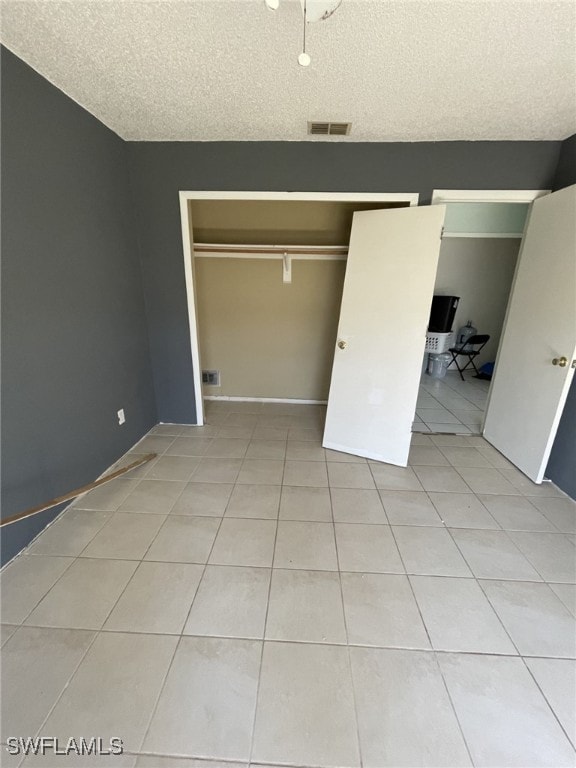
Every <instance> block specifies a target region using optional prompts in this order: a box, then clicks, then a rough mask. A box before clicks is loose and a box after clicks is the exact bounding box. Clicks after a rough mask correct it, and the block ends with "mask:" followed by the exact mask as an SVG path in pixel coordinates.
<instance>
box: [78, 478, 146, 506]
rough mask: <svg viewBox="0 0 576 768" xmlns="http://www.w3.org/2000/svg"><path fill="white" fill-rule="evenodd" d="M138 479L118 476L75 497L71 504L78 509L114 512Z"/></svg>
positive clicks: (135, 485) (133, 488)
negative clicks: (125, 478) (126, 478)
mask: <svg viewBox="0 0 576 768" xmlns="http://www.w3.org/2000/svg"><path fill="white" fill-rule="evenodd" d="M139 482H141V481H140V480H124V479H122V478H119V479H117V480H111V481H110V482H109V483H105V484H104V485H101V486H100V487H99V488H95V489H94V490H93V491H90V493H86V494H84V496H80V498H79V499H77V500H76V501H75V502H74V504H73V506H74V507H77V508H78V509H95V510H100V511H102V512H115V511H116V510H117V509H118V507H119V506H120V505H121V504H122V502H123V501H124V499H126V498H127V496H128V494H130V493H131V492H132V491H134V490H135V489H136V488H137V487H138V483H139Z"/></svg>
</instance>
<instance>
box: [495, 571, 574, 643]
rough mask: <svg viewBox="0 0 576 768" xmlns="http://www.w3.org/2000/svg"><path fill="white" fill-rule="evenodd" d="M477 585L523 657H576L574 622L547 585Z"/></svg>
mask: <svg viewBox="0 0 576 768" xmlns="http://www.w3.org/2000/svg"><path fill="white" fill-rule="evenodd" d="M480 583H481V586H482V589H483V590H484V592H485V593H486V595H487V596H488V599H489V600H490V602H491V603H492V605H493V607H494V610H495V611H496V613H497V614H498V616H499V617H500V619H501V620H502V623H503V624H504V626H505V627H506V629H507V631H508V633H509V635H510V637H511V638H512V640H513V641H514V642H515V643H516V646H517V647H518V650H519V651H520V653H521V654H522V655H524V656H566V657H570V658H576V621H575V619H574V616H572V614H571V613H570V611H569V610H568V609H567V608H566V606H565V605H564V604H563V603H562V602H561V601H560V600H559V598H558V597H557V596H556V595H555V594H554V593H553V592H552V590H551V589H550V588H549V587H548V585H547V584H535V583H533V582H519V581H481V582H480Z"/></svg>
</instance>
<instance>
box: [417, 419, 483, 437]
mask: <svg viewBox="0 0 576 768" xmlns="http://www.w3.org/2000/svg"><path fill="white" fill-rule="evenodd" d="M426 426H427V427H428V429H429V430H430V432H449V431H453V432H454V433H457V434H458V435H472V434H473V431H478V429H477V428H476V427H468V426H466V425H465V424H462V422H461V421H457V420H456V421H454V422H452V423H450V424H445V423H443V424H439V423H436V422H433V421H427V422H426Z"/></svg>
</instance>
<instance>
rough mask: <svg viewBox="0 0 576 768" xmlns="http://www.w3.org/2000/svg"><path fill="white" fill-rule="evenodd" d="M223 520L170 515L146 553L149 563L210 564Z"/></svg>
mask: <svg viewBox="0 0 576 768" xmlns="http://www.w3.org/2000/svg"><path fill="white" fill-rule="evenodd" d="M219 527H220V518H213V517H188V516H184V515H169V516H168V517H167V519H166V522H165V523H164V525H163V526H162V528H161V529H160V531H159V532H158V535H157V536H156V538H155V539H154V541H153V542H152V544H151V545H150V548H149V549H148V552H147V553H146V557H145V559H146V560H159V561H164V562H175V563H206V562H207V560H208V556H209V554H210V551H211V549H212V545H213V544H214V539H215V538H216V534H217V532H218V528H219Z"/></svg>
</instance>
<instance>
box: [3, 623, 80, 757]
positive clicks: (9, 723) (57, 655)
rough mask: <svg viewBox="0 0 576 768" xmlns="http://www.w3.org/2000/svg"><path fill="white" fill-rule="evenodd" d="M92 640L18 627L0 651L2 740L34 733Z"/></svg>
mask: <svg viewBox="0 0 576 768" xmlns="http://www.w3.org/2000/svg"><path fill="white" fill-rule="evenodd" d="M93 638H94V632H86V631H84V630H77V629H52V628H47V627H43V628H38V627H21V628H20V630H19V631H18V633H17V634H16V635H13V636H12V638H11V639H10V640H9V641H8V642H7V643H6V645H5V647H4V648H3V649H2V734H1V737H2V740H3V741H5V740H6V738H7V737H8V736H20V735H21V736H33V735H34V734H35V733H36V732H37V730H38V728H40V726H41V725H42V723H43V722H44V719H45V717H46V715H47V714H48V713H49V712H50V709H51V708H52V707H53V705H54V704H55V702H56V701H57V699H58V697H59V696H60V694H61V692H62V691H63V690H64V688H65V686H66V683H67V682H68V680H69V679H70V678H71V677H72V674H73V673H74V670H75V669H76V667H77V666H78V664H79V663H80V661H81V660H82V657H83V656H84V654H85V653H86V651H87V650H88V646H89V645H90V643H91V642H92V640H93ZM31 691H33V692H34V694H33V695H32V696H31V695H30V692H31ZM0 749H2V751H4V747H0Z"/></svg>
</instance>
